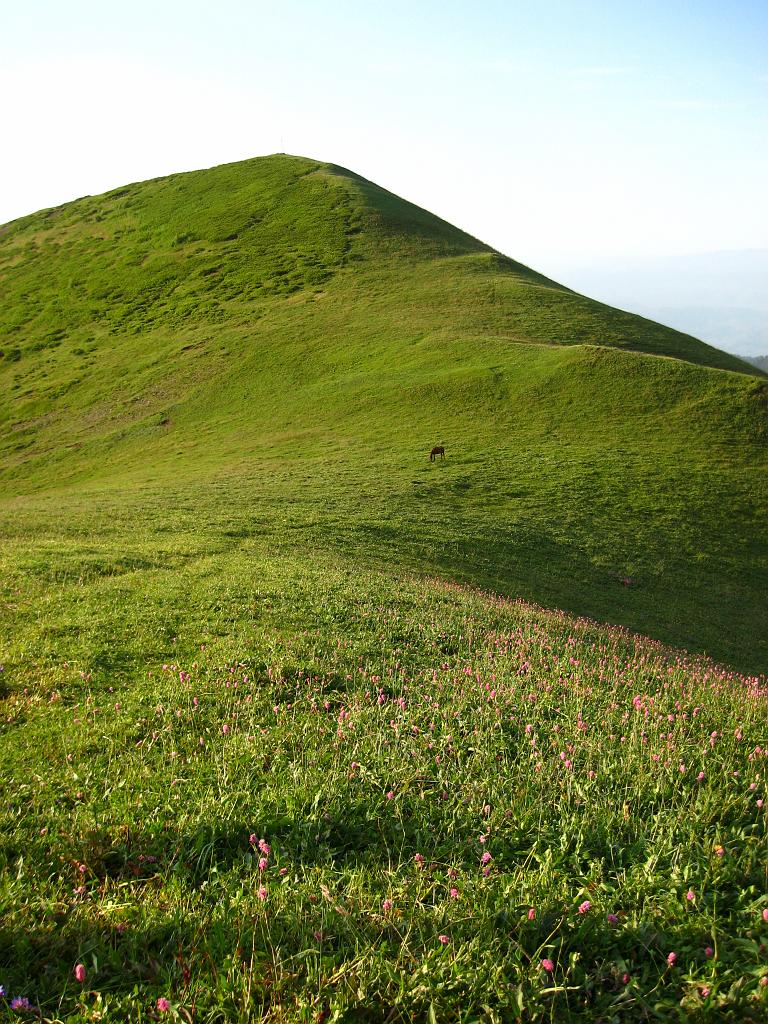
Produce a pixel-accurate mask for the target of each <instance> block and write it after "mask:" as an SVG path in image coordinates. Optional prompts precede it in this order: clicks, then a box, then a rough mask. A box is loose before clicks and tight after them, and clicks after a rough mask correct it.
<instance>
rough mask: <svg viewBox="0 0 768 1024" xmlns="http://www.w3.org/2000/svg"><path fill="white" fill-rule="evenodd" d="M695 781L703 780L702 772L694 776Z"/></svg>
mask: <svg viewBox="0 0 768 1024" xmlns="http://www.w3.org/2000/svg"><path fill="white" fill-rule="evenodd" d="M696 781H697V782H703V781H704V772H699V774H698V775H697V776H696Z"/></svg>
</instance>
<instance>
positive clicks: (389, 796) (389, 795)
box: [387, 789, 395, 800]
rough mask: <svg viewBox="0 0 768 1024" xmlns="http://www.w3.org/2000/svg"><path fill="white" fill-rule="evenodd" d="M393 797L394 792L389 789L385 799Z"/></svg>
mask: <svg viewBox="0 0 768 1024" xmlns="http://www.w3.org/2000/svg"><path fill="white" fill-rule="evenodd" d="M394 797H395V794H394V793H393V792H392V790H391V789H390V791H389V792H388V793H387V800H393V799H394Z"/></svg>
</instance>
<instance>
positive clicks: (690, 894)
mask: <svg viewBox="0 0 768 1024" xmlns="http://www.w3.org/2000/svg"><path fill="white" fill-rule="evenodd" d="M685 898H686V899H687V900H688V902H689V903H693V901H694V900H695V899H696V893H695V892H694V891H693V889H689V890H688V892H687V893H686V894H685Z"/></svg>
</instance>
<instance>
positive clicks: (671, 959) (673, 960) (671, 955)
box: [667, 953, 677, 967]
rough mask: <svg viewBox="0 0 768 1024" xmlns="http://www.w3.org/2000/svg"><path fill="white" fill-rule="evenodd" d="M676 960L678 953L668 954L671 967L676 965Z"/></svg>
mask: <svg viewBox="0 0 768 1024" xmlns="http://www.w3.org/2000/svg"><path fill="white" fill-rule="evenodd" d="M676 960H677V953H670V954H669V955H668V956H667V963H668V964H669V966H670V967H673V966H674V964H675V961H676Z"/></svg>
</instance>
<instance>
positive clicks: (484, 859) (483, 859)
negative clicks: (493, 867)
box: [480, 850, 491, 864]
mask: <svg viewBox="0 0 768 1024" xmlns="http://www.w3.org/2000/svg"><path fill="white" fill-rule="evenodd" d="M490 860H491V855H490V853H488V851H487V850H486V851H485V853H484V854H483V856H482V857H481V858H480V863H481V864H487V863H488V862H489V861H490Z"/></svg>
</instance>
